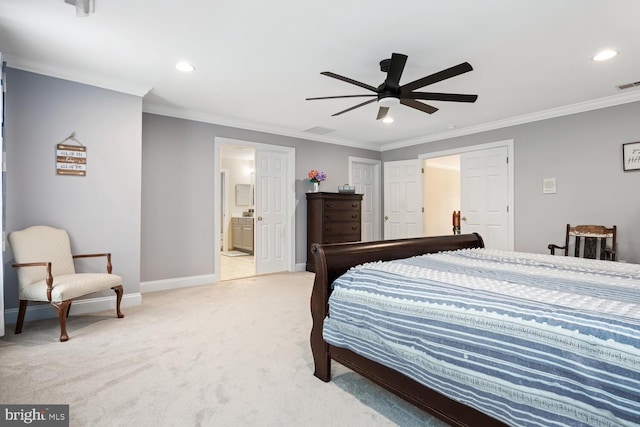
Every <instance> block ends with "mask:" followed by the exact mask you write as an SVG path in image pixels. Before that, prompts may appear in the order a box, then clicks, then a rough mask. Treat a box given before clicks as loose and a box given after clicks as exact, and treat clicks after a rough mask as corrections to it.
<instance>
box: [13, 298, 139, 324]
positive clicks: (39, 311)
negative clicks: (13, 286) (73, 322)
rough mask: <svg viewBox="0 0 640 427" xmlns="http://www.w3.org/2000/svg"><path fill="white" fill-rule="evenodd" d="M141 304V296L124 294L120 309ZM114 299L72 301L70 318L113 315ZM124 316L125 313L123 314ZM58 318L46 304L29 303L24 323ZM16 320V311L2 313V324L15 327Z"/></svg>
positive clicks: (54, 311)
mask: <svg viewBox="0 0 640 427" xmlns="http://www.w3.org/2000/svg"><path fill="white" fill-rule="evenodd" d="M140 304H142V295H141V294H140V293H135V294H124V295H123V296H122V302H121V303H120V308H125V307H133V306H135V305H140ZM115 309H116V298H115V296H108V297H98V298H87V299H79V300H74V301H73V304H71V311H70V312H69V315H70V316H73V315H74V314H86V313H95V312H98V311H106V310H114V315H115ZM125 315H126V313H125ZM56 317H58V313H57V312H56V310H55V309H54V308H53V307H51V304H47V303H33V302H32V303H29V305H28V306H27V314H26V315H25V322H30V321H33V320H43V319H54V318H56ZM17 320H18V309H17V308H9V309H7V310H5V311H4V323H5V324H12V325H15V323H16V321H17Z"/></svg>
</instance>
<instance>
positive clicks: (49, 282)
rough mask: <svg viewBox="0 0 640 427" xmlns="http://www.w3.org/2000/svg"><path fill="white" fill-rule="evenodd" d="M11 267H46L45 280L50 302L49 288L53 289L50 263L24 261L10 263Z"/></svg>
mask: <svg viewBox="0 0 640 427" xmlns="http://www.w3.org/2000/svg"><path fill="white" fill-rule="evenodd" d="M11 267H13V268H22V267H46V268H47V277H46V279H45V281H46V282H47V299H48V300H49V302H51V290H52V289H53V275H52V274H51V263H50V262H24V263H13V264H11Z"/></svg>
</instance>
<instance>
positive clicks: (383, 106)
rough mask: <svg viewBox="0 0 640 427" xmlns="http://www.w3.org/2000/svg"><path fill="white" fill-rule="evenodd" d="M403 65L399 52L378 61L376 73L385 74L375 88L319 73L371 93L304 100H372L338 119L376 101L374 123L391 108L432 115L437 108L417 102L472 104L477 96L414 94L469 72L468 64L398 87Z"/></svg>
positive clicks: (349, 109) (340, 112) (383, 116)
mask: <svg viewBox="0 0 640 427" xmlns="http://www.w3.org/2000/svg"><path fill="white" fill-rule="evenodd" d="M406 62H407V55H403V54H401V53H393V54H391V58H390V59H383V60H382V61H380V71H382V72H383V73H387V78H386V79H385V81H384V82H383V83H382V84H381V85H380V86H378V87H377V88H376V87H373V86H370V85H368V84H366V83H361V82H359V81H356V80H353V79H350V78H348V77H343V76H341V75H339V74H336V73H332V72H330V71H323V72H322V73H320V74H322V75H325V76H328V77H332V78H334V79H338V80H342V81H343V82H347V83H351V84H353V85H356V86H360V87H361V88H364V89H368V90H370V91H371V92H374V93H373V94H367V95H341V96H323V97H317V98H307V99H306V100H307V101H313V100H317V99H336V98H359V97H374V98H373V99H370V100H368V101H365V102H362V103H360V104H358V105H354V106H353V107H350V108H347V109H346V110H342V111H339V112H337V113H335V114H332V116H338V115H340V114H343V113H346V112H348V111H351V110H355V109H356V108H360V107H363V106H365V105H367V104H371V103H372V102H374V101H378V107H379V108H378V116H377V118H376V119H377V120H380V119H384V118H385V117H386V116H387V113H388V112H389V107H391V106H393V105H398V104H402V105H406V106H407V107H411V108H415V109H416V110H420V111H423V112H425V113H428V114H433V113H435V112H436V111H438V109H437V108H436V107H433V106H431V105H428V104H425V103H423V102H420V101H418V100H425V101H453V102H476V99H478V95H464V94H457V93H437V92H414V90H416V89H420V88H422V87H425V86H428V85H430V84H434V83H437V82H439V81H442V80H446V79H450V78H451V77H455V76H458V75H460V74H464V73H466V72H469V71H471V70H473V67H471V65H470V64H469V63H468V62H463V63H462V64H458V65H456V66H454V67H451V68H447V69H446V70H442V71H439V72H437V73H435V74H431V75H430V76H426V77H423V78H421V79H418V80H415V81H413V82H411V83H407V84H404V85H402V86H401V85H400V77H402V72H403V71H404V66H405V64H406Z"/></svg>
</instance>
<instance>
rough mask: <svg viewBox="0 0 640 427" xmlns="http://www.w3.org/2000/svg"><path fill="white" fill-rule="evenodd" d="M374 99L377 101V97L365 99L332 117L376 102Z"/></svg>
mask: <svg viewBox="0 0 640 427" xmlns="http://www.w3.org/2000/svg"><path fill="white" fill-rule="evenodd" d="M374 101H376V99H370V100H368V101H364V102H363V103H361V104H358V105H354V106H353V107H351V108H347V109H346V110H342V111H339V112H337V113H335V114H332V115H331V116H332V117H333V116H339V115H340V114H343V113H346V112H348V111H351V110H355V109H356V108H360V107H362V106H364V105H367V104H371V103H372V102H374ZM414 102H417V101H414Z"/></svg>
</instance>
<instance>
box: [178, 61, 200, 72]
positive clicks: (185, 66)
mask: <svg viewBox="0 0 640 427" xmlns="http://www.w3.org/2000/svg"><path fill="white" fill-rule="evenodd" d="M195 69H196V67H194V66H193V65H191V64H189V63H188V62H185V61H181V62H178V63H177V64H176V70H179V71H182V72H185V73H190V72H192V71H193V70H195Z"/></svg>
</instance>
